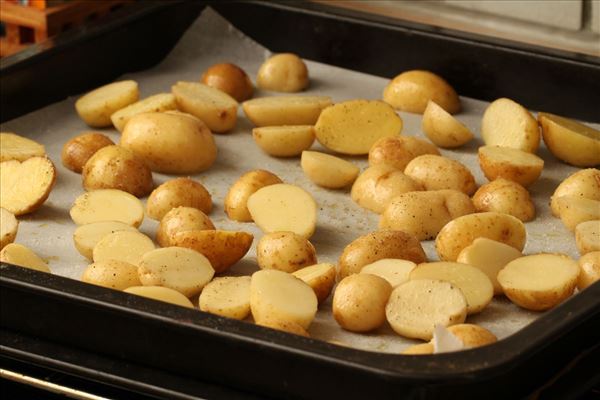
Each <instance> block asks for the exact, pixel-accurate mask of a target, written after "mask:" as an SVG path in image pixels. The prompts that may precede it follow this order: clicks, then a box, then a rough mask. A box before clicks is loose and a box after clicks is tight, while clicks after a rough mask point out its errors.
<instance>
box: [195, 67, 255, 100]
mask: <svg viewBox="0 0 600 400" xmlns="http://www.w3.org/2000/svg"><path fill="white" fill-rule="evenodd" d="M200 81H201V82H202V83H204V84H205V85H208V86H210V87H213V88H215V89H219V90H220V91H222V92H225V93H227V94H228V95H230V96H231V97H233V98H234V99H236V100H237V101H244V100H248V99H249V98H250V97H252V94H253V93H254V86H252V81H251V80H250V77H248V74H246V72H245V71H244V70H243V69H241V68H240V67H238V66H237V65H235V64H231V63H222V64H215V65H212V66H210V67H209V68H208V69H207V70H206V71H204V73H203V74H202V78H201V79H200Z"/></svg>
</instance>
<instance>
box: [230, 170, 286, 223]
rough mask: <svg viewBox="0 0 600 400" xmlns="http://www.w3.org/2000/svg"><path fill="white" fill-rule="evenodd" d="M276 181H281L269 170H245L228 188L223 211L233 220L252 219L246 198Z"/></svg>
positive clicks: (247, 220)
mask: <svg viewBox="0 0 600 400" xmlns="http://www.w3.org/2000/svg"><path fill="white" fill-rule="evenodd" d="M276 183H283V182H282V181H281V179H279V177H278V176H277V175H275V174H273V173H271V172H269V171H265V170H262V169H257V170H254V171H250V172H246V173H245V174H244V175H242V176H241V177H240V178H239V179H238V180H237V181H235V183H234V184H233V185H231V187H230V188H229V191H228V192H227V196H225V202H224V205H225V213H227V216H228V217H229V218H230V219H232V220H234V221H240V222H250V221H252V216H251V215H250V211H248V198H249V197H250V196H251V195H252V194H253V193H255V192H256V191H257V190H259V189H261V188H263V187H265V186H269V185H274V184H276Z"/></svg>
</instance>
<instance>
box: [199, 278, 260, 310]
mask: <svg viewBox="0 0 600 400" xmlns="http://www.w3.org/2000/svg"><path fill="white" fill-rule="evenodd" d="M250 281H251V278H250V277H249V276H224V277H222V278H215V279H213V280H212V281H211V282H210V283H208V284H207V285H206V286H205V287H204V289H202V293H200V299H199V306H200V310H201V311H206V312H209V313H211V314H216V315H220V316H221V317H226V318H233V319H239V320H242V319H245V318H246V317H247V316H248V315H249V314H250Z"/></svg>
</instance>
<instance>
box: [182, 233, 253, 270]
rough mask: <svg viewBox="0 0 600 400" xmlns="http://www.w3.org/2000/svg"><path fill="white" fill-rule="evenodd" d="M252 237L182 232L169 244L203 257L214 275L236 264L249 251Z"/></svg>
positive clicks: (246, 235)
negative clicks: (190, 250)
mask: <svg viewBox="0 0 600 400" xmlns="http://www.w3.org/2000/svg"><path fill="white" fill-rule="evenodd" d="M253 240H254V236H252V235H251V234H250V233H247V232H232V231H217V230H205V231H183V232H178V233H176V234H175V236H174V237H172V238H171V244H172V245H173V246H178V247H187V248H189V249H192V250H196V251H197V252H199V253H201V254H202V255H204V256H205V257H206V258H208V260H209V261H210V265H212V267H213V268H214V270H215V272H216V273H220V272H223V271H225V270H227V269H228V268H229V267H231V266H232V265H233V264H235V263H236V262H238V261H239V260H241V259H242V257H244V255H245V254H246V253H247V252H248V250H249V249H250V246H251V245H252V241H253Z"/></svg>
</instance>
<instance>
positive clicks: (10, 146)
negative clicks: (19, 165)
mask: <svg viewBox="0 0 600 400" xmlns="http://www.w3.org/2000/svg"><path fill="white" fill-rule="evenodd" d="M45 155H46V149H45V148H44V145H42V144H40V143H38V142H36V141H34V140H31V139H28V138H26V137H23V136H20V135H17V134H16V133H10V132H0V162H3V161H9V160H17V161H25V160H27V159H28V158H31V157H43V156H45Z"/></svg>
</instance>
